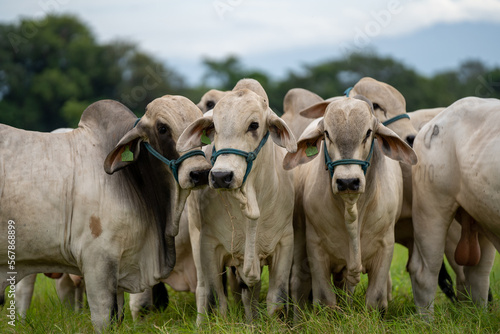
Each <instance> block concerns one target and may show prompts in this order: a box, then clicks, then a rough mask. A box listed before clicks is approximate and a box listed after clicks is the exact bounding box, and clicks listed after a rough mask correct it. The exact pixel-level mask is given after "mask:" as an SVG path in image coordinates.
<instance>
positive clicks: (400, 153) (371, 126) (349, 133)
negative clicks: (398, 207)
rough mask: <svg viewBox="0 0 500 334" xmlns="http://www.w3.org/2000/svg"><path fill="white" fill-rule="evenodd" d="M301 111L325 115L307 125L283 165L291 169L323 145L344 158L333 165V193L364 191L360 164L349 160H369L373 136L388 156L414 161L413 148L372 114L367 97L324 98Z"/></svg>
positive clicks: (333, 155)
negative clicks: (295, 150)
mask: <svg viewBox="0 0 500 334" xmlns="http://www.w3.org/2000/svg"><path fill="white" fill-rule="evenodd" d="M301 114H306V116H309V117H311V116H313V115H316V116H320V115H322V114H324V118H323V119H318V120H317V121H316V122H315V123H312V126H310V127H308V129H306V131H305V132H304V133H303V134H302V136H301V137H300V139H299V142H298V143H297V146H298V149H297V152H296V153H293V154H290V153H289V154H287V155H286V156H285V159H284V161H283V166H284V168H285V169H291V168H294V167H295V166H297V165H299V164H303V163H306V162H308V161H311V160H313V159H314V158H316V157H317V156H318V155H319V152H321V151H323V154H324V150H325V148H326V151H327V153H328V156H329V158H330V160H331V161H332V162H338V161H343V162H345V164H339V165H337V166H335V167H334V168H332V169H333V170H332V177H331V186H332V191H333V193H334V194H340V195H346V196H354V197H355V196H356V195H358V194H361V193H363V192H364V191H365V186H366V176H365V171H363V168H362V166H363V164H361V163H352V161H353V160H354V161H358V162H363V161H368V160H369V157H370V155H371V154H370V150H371V147H372V142H373V140H374V139H375V138H376V139H377V140H376V141H375V142H374V145H377V146H378V147H379V148H380V149H381V151H382V152H383V153H384V154H385V155H387V156H388V157H390V158H392V159H394V160H398V161H402V162H405V163H410V164H415V163H416V161H417V157H416V155H415V152H413V150H412V149H411V148H410V147H409V146H408V144H406V143H405V142H404V141H402V140H401V139H400V138H399V137H398V136H397V135H396V134H395V133H394V132H393V131H391V130H389V129H388V128H387V127H385V126H383V125H382V124H381V123H380V122H379V121H378V120H377V118H375V116H374V115H373V113H372V110H371V107H370V104H369V103H367V102H366V101H363V100H359V99H354V98H343V99H338V100H335V101H333V102H330V103H329V102H328V101H325V102H322V103H318V104H316V105H314V106H311V107H310V108H308V109H306V110H304V111H302V112H301ZM313 124H314V125H313ZM323 141H324V143H323ZM311 148H315V149H313V150H311ZM311 152H312V153H311ZM325 160H326V157H325V159H324V162H323V163H326V161H325ZM349 161H350V162H349ZM325 173H327V172H326V171H325Z"/></svg>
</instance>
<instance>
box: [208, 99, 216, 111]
mask: <svg viewBox="0 0 500 334" xmlns="http://www.w3.org/2000/svg"><path fill="white" fill-rule="evenodd" d="M214 107H215V102H214V101H208V102H207V109H208V110H210V109H213V108H214Z"/></svg>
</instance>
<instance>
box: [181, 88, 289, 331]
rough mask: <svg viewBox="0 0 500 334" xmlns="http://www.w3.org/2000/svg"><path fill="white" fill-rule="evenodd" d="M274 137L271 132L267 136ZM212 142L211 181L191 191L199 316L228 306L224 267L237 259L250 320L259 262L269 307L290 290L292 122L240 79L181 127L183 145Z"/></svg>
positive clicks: (275, 307) (280, 305) (274, 306)
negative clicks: (286, 165) (265, 272)
mask: <svg viewBox="0 0 500 334" xmlns="http://www.w3.org/2000/svg"><path fill="white" fill-rule="evenodd" d="M268 138H269V139H270V140H268ZM210 143H211V144H212V146H211V147H209V148H208V150H212V154H211V160H212V163H213V167H212V170H211V172H210V176H209V185H210V188H206V189H202V190H199V191H196V192H193V194H192V195H191V196H190V198H189V199H188V204H189V215H190V225H192V226H193V228H191V227H190V233H191V231H193V233H192V234H191V238H192V242H193V249H194V257H195V263H196V270H197V275H198V285H197V289H196V301H197V308H198V313H199V315H198V319H197V323H198V324H200V323H201V322H202V321H203V319H204V314H206V312H208V311H210V309H213V308H219V309H220V311H221V313H223V314H224V313H225V312H226V309H227V297H226V296H225V293H224V286H223V282H222V273H223V272H224V271H225V267H227V266H232V267H235V272H236V275H237V277H238V278H239V279H240V280H241V286H242V288H243V289H242V290H243V291H242V299H243V303H244V306H245V314H246V317H247V319H248V320H251V319H253V318H254V317H255V315H256V304H257V302H258V297H259V290H260V282H261V268H262V266H264V265H268V266H269V290H268V294H267V310H268V313H269V314H273V313H275V312H276V311H277V310H280V309H282V308H283V307H284V304H285V303H286V301H287V298H288V277H289V274H290V267H291V265H292V252H293V228H292V213H293V193H294V190H293V180H292V173H290V172H287V171H285V170H284V169H283V167H282V161H283V157H284V156H285V150H284V149H282V147H285V148H286V150H288V151H289V152H294V151H295V150H296V141H295V138H294V137H293V134H292V133H291V131H290V129H289V128H288V126H287V125H286V124H285V122H284V121H283V120H282V119H281V118H279V117H278V116H277V115H276V114H275V113H274V112H273V111H272V110H271V109H270V108H269V101H268V99H267V95H266V93H265V91H264V89H263V88H262V86H260V84H259V83H258V82H257V81H255V80H251V79H243V80H240V81H239V82H238V84H237V85H236V86H235V88H234V89H233V91H231V92H230V93H228V94H226V95H225V96H224V97H223V98H222V99H221V100H220V101H219V102H218V103H217V104H216V105H215V107H214V109H213V115H210V114H209V115H205V116H204V117H203V118H201V119H198V120H197V121H195V122H194V123H193V124H191V125H190V126H189V127H188V128H187V129H186V130H185V131H184V133H183V134H182V135H181V137H180V138H179V141H178V143H177V149H178V150H179V151H184V150H188V149H191V148H193V147H197V146H199V145H201V144H210Z"/></svg>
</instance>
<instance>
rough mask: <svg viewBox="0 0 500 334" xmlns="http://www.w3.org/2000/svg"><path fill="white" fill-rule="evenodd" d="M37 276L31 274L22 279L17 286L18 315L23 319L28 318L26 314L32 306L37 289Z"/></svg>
mask: <svg viewBox="0 0 500 334" xmlns="http://www.w3.org/2000/svg"><path fill="white" fill-rule="evenodd" d="M35 281H36V274H31V275H28V276H26V277H24V278H23V279H21V280H20V281H19V282H18V283H17V284H16V306H17V313H19V315H20V316H21V317H22V318H25V317H26V313H27V312H28V309H29V308H30V305H31V298H32V297H33V290H34V289H35Z"/></svg>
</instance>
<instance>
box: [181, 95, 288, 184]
mask: <svg viewBox="0 0 500 334" xmlns="http://www.w3.org/2000/svg"><path fill="white" fill-rule="evenodd" d="M268 131H269V133H270V138H271V139H272V140H273V141H274V142H275V143H276V144H278V145H279V146H282V147H285V148H286V149H287V150H289V151H294V150H295V149H296V146H295V145H296V143H295V139H294V138H293V135H292V134H291V131H290V129H289V128H288V126H287V125H286V124H285V122H284V121H283V120H281V119H280V118H279V117H278V116H277V115H276V114H274V113H273V112H272V110H271V109H269V107H268V105H267V101H266V99H265V98H264V97H262V96H261V95H258V94H257V93H255V92H254V91H252V90H249V89H246V88H244V89H238V90H235V91H231V92H228V93H227V94H226V95H225V96H224V97H223V98H222V99H221V100H220V101H219V102H218V103H217V105H216V106H215V108H214V109H213V115H206V116H205V117H203V118H202V119H199V120H197V121H196V122H194V123H193V124H192V125H191V126H189V127H188V128H187V129H186V130H185V131H184V133H183V134H182V136H181V138H180V139H179V142H178V146H177V147H178V149H179V150H180V151H183V150H187V149H190V148H192V147H193V146H197V145H200V144H201V142H202V140H201V138H202V136H204V137H207V138H209V139H210V142H211V143H213V145H214V147H215V150H216V151H219V150H222V149H233V150H238V151H241V152H253V151H255V150H256V149H257V148H258V147H259V145H260V144H261V142H262V140H263V138H264V137H265V136H266V134H267V132H268ZM268 145H269V143H267V144H264V147H263V148H262V150H265V148H266V146H268ZM260 159H261V154H257V156H256V159H255V162H254V163H253V165H254V168H255V165H256V164H258V161H260ZM247 167H248V164H247V159H246V158H245V157H244V156H241V155H237V154H221V155H219V156H217V159H216V161H215V162H214V165H213V167H212V171H211V172H210V177H209V182H210V183H209V184H210V187H212V188H224V189H238V188H240V187H241V186H242V185H243V183H244V180H245V175H246V174H247ZM264 168H265V166H264ZM249 177H250V176H249Z"/></svg>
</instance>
